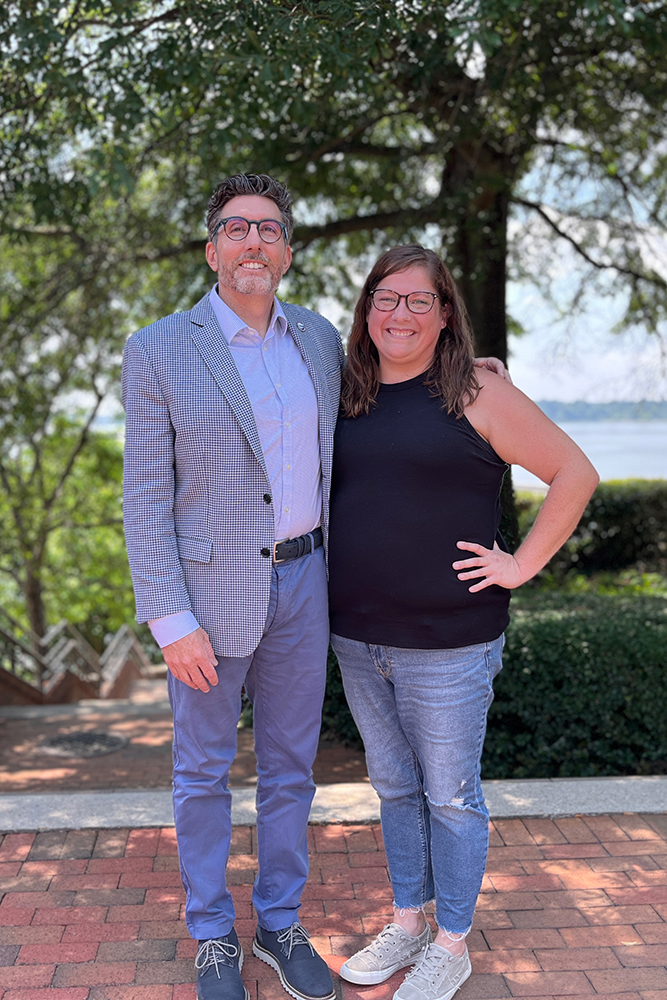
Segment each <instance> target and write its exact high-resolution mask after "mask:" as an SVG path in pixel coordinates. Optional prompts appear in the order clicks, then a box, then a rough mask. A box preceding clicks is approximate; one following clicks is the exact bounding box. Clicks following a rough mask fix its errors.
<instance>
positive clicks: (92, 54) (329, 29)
mask: <svg viewBox="0 0 667 1000" xmlns="http://www.w3.org/2000/svg"><path fill="white" fill-rule="evenodd" d="M6 34H7V35H8V40H9V38H11V39H12V40H13V41H14V46H13V47H12V46H5V49H6V51H9V52H10V53H12V54H11V55H10V56H9V57H8V58H7V60H6V65H5V69H6V71H7V74H8V76H9V78H10V80H13V81H14V86H13V87H10V88H9V97H8V105H9V108H8V110H9V115H8V118H7V121H8V122H9V123H10V124H11V125H13V132H12V129H11V127H10V126H7V127H6V128H5V134H6V136H7V139H8V144H7V150H8V159H9V160H10V161H12V163H13V169H10V170H9V172H8V174H7V180H6V182H5V183H6V190H7V191H8V192H9V191H11V192H12V193H13V194H17V195H18V196H19V201H21V202H22V203H23V204H26V202H27V203H29V206H30V210H31V211H33V212H35V214H36V216H39V218H41V219H42V220H43V221H49V222H53V221H54V220H55V218H56V215H57V214H58V215H59V216H60V217H62V218H65V219H68V220H76V219H77V218H78V217H80V216H81V215H82V214H83V215H84V216H85V214H86V212H87V211H88V206H89V205H90V203H91V200H92V199H93V198H94V196H95V187H96V185H99V184H100V179H103V180H104V182H105V183H107V184H108V185H109V188H110V189H111V190H115V191H116V192H120V193H122V192H128V193H129V192H131V191H132V190H135V184H136V183H137V182H138V181H140V179H141V178H142V177H143V176H144V175H145V172H146V171H154V170H155V169H156V166H157V165H158V164H164V163H165V162H167V163H168V164H169V168H170V170H171V172H172V178H171V181H170V180H169V179H168V178H167V177H166V175H165V173H164V172H163V174H162V178H161V181H162V184H165V183H166V185H167V186H168V187H170V188H171V191H172V192H173V197H174V205H173V207H174V209H176V211H175V212H173V215H176V217H177V218H176V220H175V222H176V228H175V231H174V233H173V238H172V239H170V240H168V241H166V243H163V244H161V245H157V246H155V245H152V246H145V247H144V248H143V256H144V257H152V258H153V259H156V258H160V257H164V256H165V255H166V256H167V257H169V258H171V259H172V260H173V261H174V266H175V268H177V264H176V258H177V257H179V256H181V255H183V254H190V253H191V252H192V251H198V250H199V249H200V247H201V246H202V245H203V244H202V243H201V241H200V240H197V239H193V238H192V237H193V233H195V232H197V230H199V232H201V229H200V222H201V217H202V214H203V207H204V201H205V197H206V193H207V192H208V191H209V190H210V187H211V184H212V182H213V181H214V179H215V178H216V177H218V176H220V175H221V174H224V173H226V172H228V171H233V170H234V169H239V168H240V169H266V170H270V171H273V172H275V173H277V174H279V175H280V176H283V177H285V178H286V179H287V180H288V182H289V184H290V186H291V187H292V189H293V190H294V191H295V192H296V193H297V194H298V195H299V196H300V198H301V199H302V206H303V209H304V211H302V214H301V225H300V226H299V227H298V229H297V232H296V238H295V244H296V246H297V248H300V249H301V251H302V253H301V254H300V257H297V267H298V271H296V272H295V276H296V277H297V281H296V282H295V284H296V286H297V290H298V291H300V293H301V295H302V296H307V297H311V298H312V297H314V296H315V295H317V294H320V293H322V292H324V293H329V294H330V293H332V292H334V293H335V294H340V293H341V292H343V293H344V291H345V289H349V274H348V273H347V272H348V271H349V268H350V262H353V263H354V264H356V265H357V266H358V265H359V262H360V261H361V262H362V264H365V258H366V257H367V256H368V255H369V251H370V253H371V254H373V253H374V252H375V250H376V249H377V247H378V246H383V245H386V244H387V243H389V242H395V241H397V240H403V239H410V238H417V237H422V238H424V234H425V232H426V238H428V240H429V242H431V243H435V244H436V245H438V246H440V247H441V248H442V249H443V252H444V253H445V254H446V256H447V257H448V259H449V260H450V262H451V263H452V266H453V269H454V271H455V273H456V274H457V276H458V279H459V281H460V283H461V285H462V288H463V292H464V297H465V299H466V302H467V303H468V308H469V310H470V313H471V317H472V320H473V326H474V329H475V336H476V341H477V348H478V351H479V352H480V353H488V352H491V353H495V354H497V355H498V356H500V357H502V358H505V357H506V332H507V328H506V309H505V288H506V283H507V276H508V245H509V243H510V239H509V234H508V222H509V219H510V216H511V215H512V214H513V216H514V218H515V219H516V220H517V221H518V222H519V226H518V236H519V239H518V240H515V241H514V242H515V249H516V250H517V251H519V244H520V240H521V237H522V236H523V237H525V235H526V228H527V227H526V224H525V220H526V219H527V218H528V217H529V216H530V217H531V218H532V220H533V221H532V223H531V229H532V230H534V229H535V226H536V224H539V226H541V227H542V230H541V231H545V232H549V233H551V234H553V235H554V236H557V237H558V238H560V239H561V240H564V241H566V242H567V243H568V244H569V245H571V246H574V247H575V248H576V251H577V253H578V254H579V256H580V259H581V261H582V263H583V264H584V265H585V279H586V280H587V281H588V280H590V278H591V276H595V275H596V273H597V272H605V271H607V270H609V271H611V272H612V273H613V275H614V279H615V283H614V288H615V290H616V291H617V290H618V286H619V281H620V282H624V283H625V285H626V287H627V293H628V309H627V320H628V321H637V320H639V321H641V322H643V323H646V324H648V325H649V326H650V328H651V329H657V326H658V323H659V322H660V321H661V320H662V319H663V318H664V310H665V302H666V300H667V299H666V291H667V283H666V282H665V278H664V276H662V275H660V274H659V273H657V271H656V269H655V268H654V267H652V266H651V262H650V261H649V260H648V255H647V246H646V240H647V238H649V237H650V234H651V232H652V231H654V230H656V229H657V230H660V229H662V228H663V227H664V223H665V199H664V193H665V190H664V185H665V151H664V148H663V143H662V135H663V127H664V111H665V99H666V95H667V90H666V82H667V79H666V70H665V65H666V64H665V55H666V54H667V9H665V6H664V4H661V3H628V2H626V0H589V2H588V3H586V2H582V0H546V2H537V0H502V2H501V0H454V2H452V0H440V2H438V0H436V2H429V3H425V2H423V0H403V2H400V3H397V2H393V0H392V2H389V0H376V2H361V0H356V2H344V3H343V2H337V0H303V2H292V3H285V2H280V0H269V2H263V3H257V2H249V3H246V4H244V5H242V6H241V7H239V5H238V4H236V3H232V2H230V0H211V2H208V3H193V2H172V3H167V4H154V3H147V2H142V3H136V2H135V3H129V4H127V3H118V2H114V0H107V2H102V3H100V2H97V3H92V2H89V3H86V2H77V3H69V4H65V5H63V4H58V5H56V4H48V3H47V4H43V5H41V7H40V6H39V5H38V7H37V10H36V11H34V12H32V11H31V12H21V11H20V10H19V9H18V8H17V5H12V4H9V13H8V25H7V28H6ZM17 53H18V54H17ZM38 115H39V116H40V117H41V123H40V124H39V126H38V128H37V130H36V132H34V133H33V132H31V131H30V130H29V129H27V128H26V127H25V126H27V125H29V124H30V123H31V122H33V121H35V119H36V117H37V116H38ZM20 125H22V126H23V127H22V128H21V127H19V126H20ZM63 126H65V135H63V134H62V133H63ZM56 129H57V130H58V133H59V139H60V150H61V153H62V159H61V160H60V161H57V160H55V159H54V156H53V136H54V131H55V130H56ZM84 134H85V141H84V139H83V138H82V135H84ZM77 136H78V140H77V143H76V145H77V155H76V157H74V154H73V153H72V152H71V151H70V152H69V154H67V153H66V152H65V149H66V147H68V146H71V145H72V143H73V142H74V140H75V138H76V137H77ZM86 146H88V148H86ZM64 162H65V163H66V166H67V171H69V172H66V171H64V170H63V163H64ZM53 185H55V186H56V187H57V192H58V196H57V197H56V198H55V199H49V198H45V195H44V191H45V189H48V188H49V187H52V186H53ZM39 192H41V195H40V193H39ZM176 192H178V197H177V196H176ZM306 220H308V224H304V222H305V221H306ZM522 222H523V223H524V224H523V225H521V223H522ZM369 244H370V246H369ZM136 252H137V257H138V259H142V250H141V249H140V248H137V251H136ZM511 260H512V263H513V262H514V258H512V259H511ZM299 261H300V263H299ZM536 265H537V266H536ZM514 266H517V267H521V268H527V269H528V272H529V273H531V274H535V275H536V276H538V277H539V275H540V274H541V273H543V272H544V266H543V262H542V261H541V260H540V261H538V262H533V261H531V260H530V257H529V256H528V257H525V256H524V257H521V255H520V252H519V257H518V263H517V264H516V265H514ZM318 271H319V272H320V273H318ZM343 274H344V276H343ZM336 278H338V281H336V280H335V279H336ZM332 279H334V280H333V283H332Z"/></svg>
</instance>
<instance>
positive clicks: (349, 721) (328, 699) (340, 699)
mask: <svg viewBox="0 0 667 1000" xmlns="http://www.w3.org/2000/svg"><path fill="white" fill-rule="evenodd" d="M322 736H324V738H325V739H335V740H338V741H339V742H341V743H344V744H345V745H346V746H352V747H361V746H363V743H362V740H361V736H360V735H359V730H358V729H357V724H356V722H355V721H354V719H353V718H352V712H351V711H350V709H349V708H348V705H347V701H346V700H345V691H344V690H343V680H342V677H341V675H340V668H339V666H338V660H337V659H336V654H335V653H334V651H333V649H332V648H331V646H329V656H328V658H327V689H326V694H325V695H324V705H323V706H322Z"/></svg>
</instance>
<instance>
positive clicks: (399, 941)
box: [340, 924, 431, 986]
mask: <svg viewBox="0 0 667 1000" xmlns="http://www.w3.org/2000/svg"><path fill="white" fill-rule="evenodd" d="M430 941H431V928H430V927H429V925H428V924H427V925H426V927H425V928H424V930H423V931H422V932H421V934H419V935H418V937H412V935H411V934H408V932H407V931H405V930H403V928H402V927H400V926H399V925H398V924H387V925H386V927H383V928H382V930H381V931H380V933H379V934H378V936H377V937H376V938H375V940H374V941H371V943H370V944H369V945H368V946H367V947H366V948H362V950H361V951H358V952H357V953H356V955H353V956H352V958H348V960H347V962H343V964H342V966H341V969H340V974H341V976H342V977H343V979H347V981H348V983H357V984H358V985H359V986H372V985H374V984H375V983H383V982H384V981H385V979H389V977H390V976H393V974H394V973H395V972H398V970H399V969H405V968H406V966H408V965H414V964H415V962H416V961H418V959H419V957H420V955H421V954H422V952H423V951H424V949H425V948H426V947H427V946H428V944H429V942H430Z"/></svg>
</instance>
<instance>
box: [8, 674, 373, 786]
mask: <svg viewBox="0 0 667 1000" xmlns="http://www.w3.org/2000/svg"><path fill="white" fill-rule="evenodd" d="M139 683H143V688H140V689H139V692H138V695H135V696H134V697H133V698H132V703H131V704H130V701H129V700H128V702H126V703H123V702H113V703H106V704H105V703H104V702H101V703H100V705H101V709H102V710H101V711H95V705H94V703H86V714H85V715H84V716H80V717H69V718H63V717H62V716H58V714H57V711H58V708H59V707H60V706H54V709H53V712H54V714H53V715H52V716H48V715H46V716H43V717H41V718H0V793H16V792H63V791H79V792H81V791H93V790H99V789H103V790H104V791H112V790H114V789H121V788H170V787H171V742H172V735H173V726H172V716H171V712H170V711H165V710H162V711H160V710H159V705H158V706H157V708H156V706H155V705H154V704H151V703H150V701H149V700H148V699H149V698H150V697H152V698H153V699H154V700H155V699H156V698H158V699H160V698H161V699H166V696H167V691H166V682H164V681H149V682H139ZM149 685H151V686H152V688H153V690H152V691H147V688H148V686H149ZM135 686H136V685H135ZM137 705H139V706H141V707H142V710H141V713H140V714H138V713H137V710H136V709H137ZM128 709H132V710H128ZM110 710H111V711H110ZM99 730H103V731H105V732H110V733H116V734H118V735H121V736H124V737H125V738H126V739H127V740H128V744H127V746H125V747H123V748H122V749H121V750H118V751H117V752H115V753H112V754H107V755H106V756H103V757H95V758H94V760H90V759H85V758H84V759H77V758H62V757H51V756H46V755H44V754H43V753H41V752H40V750H39V744H40V743H41V742H42V741H43V740H45V739H47V738H49V737H52V736H59V735H61V734H65V733H70V732H74V731H76V732H81V731H85V732H94V731H99ZM313 771H314V775H315V780H316V782H317V784H318V785H327V784H335V783H338V782H342V781H364V780H368V779H367V775H366V762H365V759H364V754H363V751H361V750H355V749H353V748H350V747H344V746H342V745H341V744H339V743H335V742H331V741H327V740H322V741H321V743H320V748H319V750H318V754H317V759H316V761H315V766H314V769H313ZM256 780H257V779H256V773H255V752H254V744H253V734H252V730H251V729H239V731H238V753H237V755H236V758H235V760H234V763H233V765H232V770H231V775H230V782H231V784H232V785H239V786H242V785H245V786H251V785H254V784H255V783H256Z"/></svg>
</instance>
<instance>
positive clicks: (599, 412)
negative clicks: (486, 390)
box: [537, 399, 667, 424]
mask: <svg viewBox="0 0 667 1000" xmlns="http://www.w3.org/2000/svg"><path fill="white" fill-rule="evenodd" d="M537 405H538V406H539V408H540V409H541V410H542V411H543V412H544V413H546V415H547V416H548V417H549V418H550V420H553V421H554V423H557V424H560V423H567V422H568V421H575V420H591V421H593V420H637V421H640V422H645V421H647V420H667V400H663V401H660V402H656V401H652V400H645V401H644V402H640V403H627V402H616V403H584V402H583V401H576V402H574V403H562V402H560V401H559V400H557V399H540V400H538V401H537Z"/></svg>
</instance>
